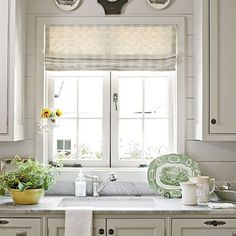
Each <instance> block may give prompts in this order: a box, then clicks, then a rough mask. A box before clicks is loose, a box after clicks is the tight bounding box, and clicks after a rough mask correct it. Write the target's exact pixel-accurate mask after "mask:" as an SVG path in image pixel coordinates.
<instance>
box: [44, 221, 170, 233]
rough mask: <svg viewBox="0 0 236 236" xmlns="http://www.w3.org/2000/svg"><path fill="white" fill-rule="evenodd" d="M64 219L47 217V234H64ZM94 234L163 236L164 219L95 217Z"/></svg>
mask: <svg viewBox="0 0 236 236" xmlns="http://www.w3.org/2000/svg"><path fill="white" fill-rule="evenodd" d="M64 227H65V221H64V219H48V236H64ZM93 232H94V233H93V234H94V236H103V235H104V236H112V235H115V236H164V235H165V220H164V219H96V220H94V230H93Z"/></svg>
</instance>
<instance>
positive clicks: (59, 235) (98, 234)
mask: <svg viewBox="0 0 236 236" xmlns="http://www.w3.org/2000/svg"><path fill="white" fill-rule="evenodd" d="M93 224H94V228H93V235H94V236H102V235H105V227H106V220H105V219H95V220H94V223H93ZM64 235H65V219H48V236H64Z"/></svg>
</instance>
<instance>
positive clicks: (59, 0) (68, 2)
mask: <svg viewBox="0 0 236 236" xmlns="http://www.w3.org/2000/svg"><path fill="white" fill-rule="evenodd" d="M55 3H56V5H57V6H58V7H59V8H60V9H61V10H63V11H73V10H75V9H76V8H77V7H78V6H79V3H80V0H55Z"/></svg>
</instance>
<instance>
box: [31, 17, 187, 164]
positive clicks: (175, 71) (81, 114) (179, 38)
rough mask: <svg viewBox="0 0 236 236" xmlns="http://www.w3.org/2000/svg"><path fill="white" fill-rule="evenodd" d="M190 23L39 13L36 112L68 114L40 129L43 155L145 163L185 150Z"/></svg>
mask: <svg viewBox="0 0 236 236" xmlns="http://www.w3.org/2000/svg"><path fill="white" fill-rule="evenodd" d="M184 29H185V26H184V18H183V17H163V18H162V17H109V22H108V21H107V18H106V17H99V18H86V17H79V18H77V17H75V18H58V17H55V18H53V19H52V18H48V17H39V18H38V19H37V89H36V92H37V95H36V97H37V100H36V114H38V113H39V111H40V110H41V109H42V107H49V108H55V109H56V108H59V109H61V110H62V111H63V116H62V118H61V120H60V125H59V127H58V128H55V129H54V130H53V132H52V133H50V134H43V135H42V134H36V154H37V156H38V158H39V159H42V161H43V162H45V163H46V162H48V161H57V160H59V159H60V160H63V162H64V163H65V164H72V165H73V164H77V165H81V166H82V167H139V166H145V165H147V164H148V163H149V162H150V161H151V160H152V159H154V158H156V157H158V156H159V155H161V154H167V153H170V152H178V153H182V152H184V142H185V140H184V137H185V128H184V127H185V115H184V114H185V101H184V98H185V95H184V94H185V93H184V91H185V88H184V83H185V82H184V81H185V32H184ZM36 122H39V120H38V118H37V120H36Z"/></svg>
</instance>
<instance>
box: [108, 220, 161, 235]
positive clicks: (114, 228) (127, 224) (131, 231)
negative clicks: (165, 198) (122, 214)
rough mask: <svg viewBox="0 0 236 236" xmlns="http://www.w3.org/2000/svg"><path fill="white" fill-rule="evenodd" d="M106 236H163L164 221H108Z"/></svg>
mask: <svg viewBox="0 0 236 236" xmlns="http://www.w3.org/2000/svg"><path fill="white" fill-rule="evenodd" d="M107 235H115V236H164V235H165V220H164V219H108V220H107Z"/></svg>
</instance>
